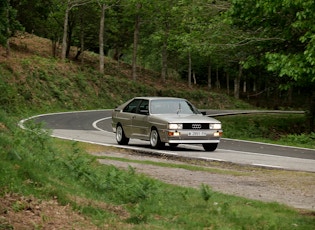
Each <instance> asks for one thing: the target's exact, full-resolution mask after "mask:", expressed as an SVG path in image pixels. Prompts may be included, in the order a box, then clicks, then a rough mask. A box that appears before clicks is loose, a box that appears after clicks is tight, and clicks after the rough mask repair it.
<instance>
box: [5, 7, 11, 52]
mask: <svg viewBox="0 0 315 230" xmlns="http://www.w3.org/2000/svg"><path fill="white" fill-rule="evenodd" d="M8 4H10V3H9V2H8ZM6 13H7V18H6V20H7V37H6V39H7V41H6V46H5V52H6V57H7V58H9V57H10V56H11V49H10V39H9V38H10V35H11V30H10V22H9V20H10V15H9V8H7V12H6Z"/></svg>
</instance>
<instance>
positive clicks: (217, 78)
mask: <svg viewBox="0 0 315 230" xmlns="http://www.w3.org/2000/svg"><path fill="white" fill-rule="evenodd" d="M215 85H216V87H217V89H220V88H221V84H220V80H219V68H218V67H217V71H216V81H215Z"/></svg>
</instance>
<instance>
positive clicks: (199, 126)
mask: <svg viewBox="0 0 315 230" xmlns="http://www.w3.org/2000/svg"><path fill="white" fill-rule="evenodd" d="M191 128H192V129H201V124H192V125H191Z"/></svg>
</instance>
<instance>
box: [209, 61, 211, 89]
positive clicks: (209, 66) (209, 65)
mask: <svg viewBox="0 0 315 230" xmlns="http://www.w3.org/2000/svg"><path fill="white" fill-rule="evenodd" d="M208 89H211V61H209V65H208Z"/></svg>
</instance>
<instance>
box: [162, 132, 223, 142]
mask: <svg viewBox="0 0 315 230" xmlns="http://www.w3.org/2000/svg"><path fill="white" fill-rule="evenodd" d="M222 135H223V131H222V130H186V129H183V130H162V132H160V137H161V141H162V142H165V143H174V144H203V143H219V142H220V138H221V137H222Z"/></svg>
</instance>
